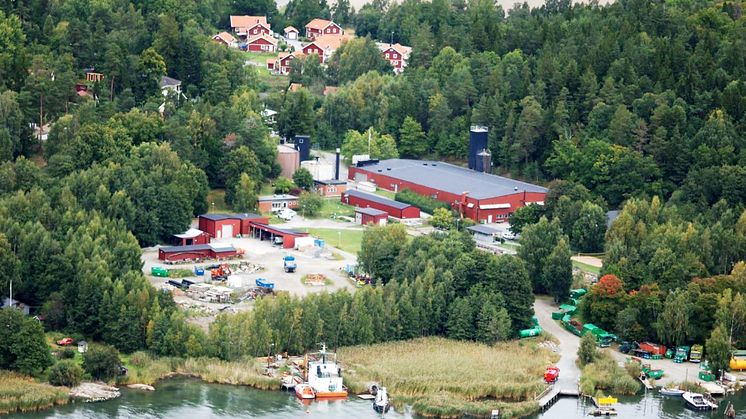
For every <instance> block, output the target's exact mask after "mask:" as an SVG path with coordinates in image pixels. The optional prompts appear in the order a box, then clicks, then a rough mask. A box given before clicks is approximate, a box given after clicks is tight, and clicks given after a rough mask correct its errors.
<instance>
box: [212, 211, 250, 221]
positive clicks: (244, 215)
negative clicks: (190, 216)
mask: <svg viewBox="0 0 746 419" xmlns="http://www.w3.org/2000/svg"><path fill="white" fill-rule="evenodd" d="M200 217H202V218H206V219H208V220H212V221H220V220H230V219H237V220H246V219H254V218H264V217H262V216H261V215H259V214H254V213H252V212H245V213H242V214H202V215H200Z"/></svg>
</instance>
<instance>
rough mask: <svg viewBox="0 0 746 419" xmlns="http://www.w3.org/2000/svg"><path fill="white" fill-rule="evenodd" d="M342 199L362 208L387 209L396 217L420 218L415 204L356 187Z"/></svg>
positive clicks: (389, 213)
mask: <svg viewBox="0 0 746 419" xmlns="http://www.w3.org/2000/svg"><path fill="white" fill-rule="evenodd" d="M350 169H352V168H350ZM341 201H342V202H343V203H345V204H347V205H353V206H356V207H360V208H375V209H377V210H380V211H385V212H386V213H388V215H390V216H391V217H394V218H400V219H408V218H420V209H419V208H417V207H415V206H413V205H409V204H405V203H403V202H399V201H394V200H393V199H388V198H385V197H383V196H380V195H375V194H370V193H367V192H362V191H358V190H356V189H352V190H348V191H347V192H345V193H343V194H342V198H341Z"/></svg>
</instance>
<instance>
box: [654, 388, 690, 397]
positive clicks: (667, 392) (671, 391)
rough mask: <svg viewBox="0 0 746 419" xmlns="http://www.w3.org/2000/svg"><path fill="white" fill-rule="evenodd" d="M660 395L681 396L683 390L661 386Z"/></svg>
mask: <svg viewBox="0 0 746 419" xmlns="http://www.w3.org/2000/svg"><path fill="white" fill-rule="evenodd" d="M659 393H660V395H661V396H669V397H681V396H682V395H684V393H685V392H684V390H682V389H680V388H667V387H663V388H661V389H660V391H659Z"/></svg>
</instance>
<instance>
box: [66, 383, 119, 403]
mask: <svg viewBox="0 0 746 419" xmlns="http://www.w3.org/2000/svg"><path fill="white" fill-rule="evenodd" d="M119 396H120V393H119V389H118V388H116V387H112V386H109V385H106V384H104V383H91V382H85V383H81V384H80V385H79V386H77V387H74V388H73V389H72V390H70V397H72V398H74V399H78V400H82V401H84V402H102V401H106V400H111V399H116V398H117V397H119Z"/></svg>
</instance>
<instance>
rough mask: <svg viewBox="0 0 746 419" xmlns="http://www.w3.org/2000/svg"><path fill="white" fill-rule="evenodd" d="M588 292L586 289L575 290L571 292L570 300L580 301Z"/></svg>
mask: <svg viewBox="0 0 746 419" xmlns="http://www.w3.org/2000/svg"><path fill="white" fill-rule="evenodd" d="M587 292H588V291H586V290H585V288H578V289H574V290H570V298H575V299H579V298H580V297H582V296H584V295H585V294H586V293H587Z"/></svg>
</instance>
